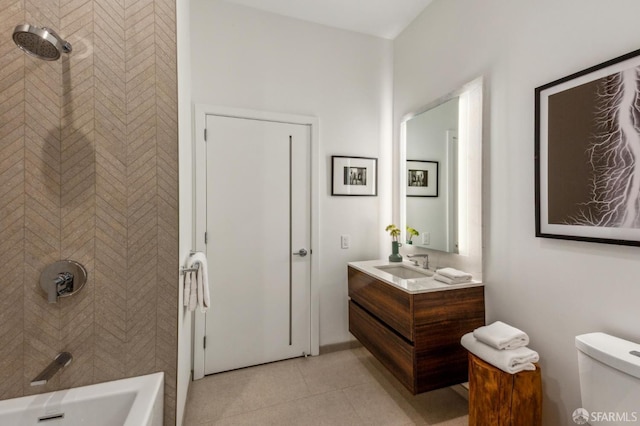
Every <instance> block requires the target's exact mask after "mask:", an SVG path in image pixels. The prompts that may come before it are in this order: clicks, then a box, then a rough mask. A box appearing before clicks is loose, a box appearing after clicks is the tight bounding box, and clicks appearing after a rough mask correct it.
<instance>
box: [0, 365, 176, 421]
mask: <svg viewBox="0 0 640 426" xmlns="http://www.w3.org/2000/svg"><path fill="white" fill-rule="evenodd" d="M163 400H164V373H154V374H149V375H146V376H139V377H132V378H129V379H122V380H115V381H113V382H106V383H99V384H97V385H90V386H83V387H80V388H72V389H66V390H59V391H55V392H49V393H43V394H39V395H32V396H25V397H22V398H15V399H7V400H4V401H0V425H2V426H4V425H7V426H9V425H11V426H84V425H88V426H89V425H90V426H120V425H122V426H162V422H163V418H162V417H163Z"/></svg>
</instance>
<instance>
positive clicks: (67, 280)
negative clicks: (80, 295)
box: [40, 260, 87, 303]
mask: <svg viewBox="0 0 640 426" xmlns="http://www.w3.org/2000/svg"><path fill="white" fill-rule="evenodd" d="M86 282H87V270H86V269H84V266H82V265H81V264H79V263H78V262H76V261H74V260H60V261H58V262H55V263H52V264H51V265H49V266H47V267H46V268H44V271H42V274H40V287H41V288H42V289H43V290H44V291H45V293H47V300H48V301H49V303H56V302H57V301H58V298H59V297H67V296H71V295H72V294H75V293H77V292H78V291H80V289H81V288H82V287H83V286H84V285H85V283H86Z"/></svg>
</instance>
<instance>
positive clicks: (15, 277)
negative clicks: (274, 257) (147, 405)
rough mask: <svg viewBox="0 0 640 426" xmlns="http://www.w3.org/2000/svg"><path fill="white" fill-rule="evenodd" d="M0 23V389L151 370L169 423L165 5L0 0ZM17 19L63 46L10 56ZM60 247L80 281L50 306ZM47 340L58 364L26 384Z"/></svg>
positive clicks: (1, 395)
mask: <svg viewBox="0 0 640 426" xmlns="http://www.w3.org/2000/svg"><path fill="white" fill-rule="evenodd" d="M0 22H2V23H3V25H2V26H1V28H0V277H1V278H0V399H7V398H12V397H17V396H22V395H26V394H31V393H40V392H46V391H51V390H56V389H61V388H67V387H73V386H80V385H86V384H91V383H98V382H103V381H107V380H113V379H118V378H123V377H130V376H136V375H140V374H146V373H151V372H155V371H164V372H165V373H166V386H165V401H166V402H165V413H166V414H165V424H175V396H176V388H175V387H176V358H177V298H178V294H177V282H178V274H177V265H178V260H177V257H178V187H177V182H178V177H177V176H178V170H177V169H178V159H177V155H178V154H177V139H178V138H177V128H178V125H177V93H176V91H177V89H176V88H177V83H176V43H175V38H176V30H175V1H174V0H126V1H120V0H70V1H69V0H20V1H16V0H0ZM22 23H30V24H31V25H36V26H46V27H50V28H53V29H55V30H56V31H57V32H58V33H59V34H60V35H61V36H62V37H64V38H65V39H67V40H68V41H69V42H70V43H71V44H72V45H73V52H72V53H71V54H70V55H68V56H64V57H63V59H62V60H59V61H56V62H45V61H42V60H38V59H34V58H32V57H29V56H27V55H25V54H24V53H22V52H21V51H20V50H19V49H18V48H17V47H16V46H15V45H14V43H13V41H12V39H11V32H12V30H13V27H14V26H15V25H18V24H22ZM60 259H74V260H77V261H79V262H80V263H82V264H84V265H85V267H86V268H87V270H88V273H89V281H88V283H87V286H86V287H85V288H84V289H83V290H82V291H81V292H80V293H78V294H77V295H74V296H73V297H70V298H67V299H61V300H60V302H59V303H57V304H52V305H50V304H48V303H47V300H46V298H45V296H44V294H43V293H42V292H41V291H40V288H39V284H38V282H39V276H40V272H41V271H42V269H43V268H44V267H45V266H46V265H47V264H49V263H51V262H54V261H56V260H60ZM62 350H67V351H69V352H71V353H72V354H73V356H74V360H73V363H72V364H71V365H70V367H69V368H67V369H65V370H63V372H62V374H59V375H58V376H57V377H55V378H54V380H52V381H51V382H50V383H49V384H47V385H46V386H43V387H35V388H34V387H31V386H30V385H29V382H30V380H31V379H32V378H33V377H35V375H36V374H37V373H38V372H39V371H40V370H42V369H43V368H44V367H45V366H46V365H47V364H48V363H49V362H50V361H51V360H52V359H53V357H54V356H55V355H56V354H57V353H58V352H60V351H62Z"/></svg>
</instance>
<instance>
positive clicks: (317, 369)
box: [297, 350, 374, 394]
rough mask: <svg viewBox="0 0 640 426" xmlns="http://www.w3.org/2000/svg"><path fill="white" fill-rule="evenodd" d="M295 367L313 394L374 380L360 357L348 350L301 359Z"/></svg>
mask: <svg viewBox="0 0 640 426" xmlns="http://www.w3.org/2000/svg"><path fill="white" fill-rule="evenodd" d="M297 365H298V368H299V369H300V372H301V373H302V376H303V377H304V380H305V382H306V383H307V385H308V386H309V390H310V392H311V393H314V394H317V393H325V392H329V391H333V390H338V389H344V388H347V387H349V386H355V385H361V384H364V383H371V382H372V381H373V380H374V378H373V377H372V376H371V373H370V372H369V371H368V369H367V368H366V365H365V364H364V363H363V361H362V357H360V356H358V354H357V353H354V352H353V351H350V350H345V351H338V352H331V353H328V354H326V355H320V356H317V357H309V358H306V359H301V360H300V362H299V363H298V364H297Z"/></svg>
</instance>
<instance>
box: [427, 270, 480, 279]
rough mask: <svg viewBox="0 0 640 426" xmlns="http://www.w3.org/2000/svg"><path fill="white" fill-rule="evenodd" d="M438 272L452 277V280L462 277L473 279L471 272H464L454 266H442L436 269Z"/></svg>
mask: <svg viewBox="0 0 640 426" xmlns="http://www.w3.org/2000/svg"><path fill="white" fill-rule="evenodd" d="M436 273H438V274H440V275H442V276H445V277H447V278H451V279H452V280H460V279H466V280H467V281H468V280H471V278H472V276H471V274H469V273H467V272H463V271H459V270H457V269H454V268H442V269H438V270H437V271H436Z"/></svg>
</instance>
